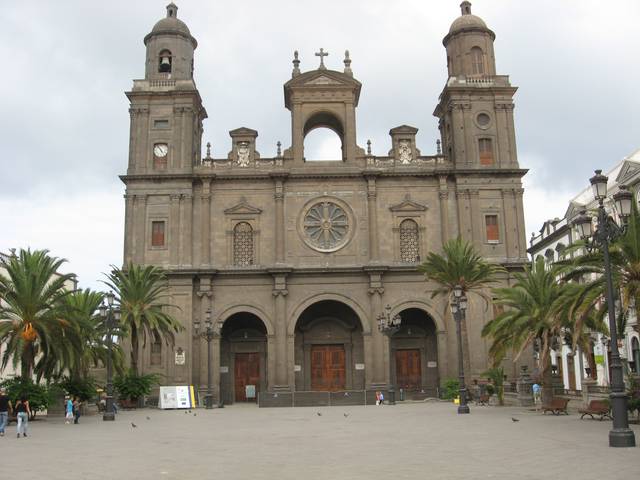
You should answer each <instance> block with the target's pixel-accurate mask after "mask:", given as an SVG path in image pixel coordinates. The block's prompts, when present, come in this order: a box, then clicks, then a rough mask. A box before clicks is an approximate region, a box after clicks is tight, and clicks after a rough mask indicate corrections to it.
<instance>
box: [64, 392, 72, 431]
mask: <svg viewBox="0 0 640 480" xmlns="http://www.w3.org/2000/svg"><path fill="white" fill-rule="evenodd" d="M64 408H65V416H64V423H65V424H67V425H69V424H70V423H71V420H73V401H72V400H71V397H65V401H64Z"/></svg>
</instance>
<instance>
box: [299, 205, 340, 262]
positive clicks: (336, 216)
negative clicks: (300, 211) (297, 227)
mask: <svg viewBox="0 0 640 480" xmlns="http://www.w3.org/2000/svg"><path fill="white" fill-rule="evenodd" d="M301 230H302V234H303V235H304V239H305V241H306V243H307V244H308V245H309V246H310V247H311V248H314V249H315V250H319V251H321V252H333V251H335V250H338V249H340V248H342V247H343V246H344V245H345V244H346V243H347V241H348V240H349V230H350V228H349V216H348V215H347V212H345V210H344V209H343V208H342V207H341V206H340V205H338V204H337V203H334V202H332V201H329V200H326V201H322V202H318V203H315V204H313V205H312V206H311V207H309V208H308V209H307V211H306V212H305V213H304V215H303V217H302V224H301Z"/></svg>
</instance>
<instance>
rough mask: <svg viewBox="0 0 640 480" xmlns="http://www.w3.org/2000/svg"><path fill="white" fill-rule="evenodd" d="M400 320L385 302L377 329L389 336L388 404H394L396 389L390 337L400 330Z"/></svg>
mask: <svg viewBox="0 0 640 480" xmlns="http://www.w3.org/2000/svg"><path fill="white" fill-rule="evenodd" d="M401 322H402V318H401V317H400V315H398V314H396V315H393V316H391V306H390V305H388V304H387V306H386V307H384V312H382V313H381V314H380V315H378V330H379V331H380V333H382V334H383V335H386V336H387V337H389V388H388V392H387V394H388V396H389V405H395V404H396V391H395V389H394V387H393V368H392V365H393V362H392V360H391V337H393V335H394V334H395V333H396V332H397V331H398V330H400V323H401Z"/></svg>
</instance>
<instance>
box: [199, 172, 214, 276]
mask: <svg viewBox="0 0 640 480" xmlns="http://www.w3.org/2000/svg"><path fill="white" fill-rule="evenodd" d="M200 203H201V205H200V212H201V219H200V229H201V235H202V240H201V242H200V243H201V247H200V248H201V254H200V261H201V263H202V266H203V267H208V266H211V183H210V180H209V179H203V180H202V193H201V194H200Z"/></svg>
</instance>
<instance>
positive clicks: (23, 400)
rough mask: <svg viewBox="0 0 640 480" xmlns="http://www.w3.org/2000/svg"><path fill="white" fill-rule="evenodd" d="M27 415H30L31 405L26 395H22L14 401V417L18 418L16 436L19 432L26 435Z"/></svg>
mask: <svg viewBox="0 0 640 480" xmlns="http://www.w3.org/2000/svg"><path fill="white" fill-rule="evenodd" d="M29 415H31V407H29V400H28V399H27V396H26V395H22V396H21V397H20V400H18V401H17V402H16V417H17V419H18V427H17V431H18V438H20V434H21V433H22V436H24V437H26V436H27V428H28V426H29Z"/></svg>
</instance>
